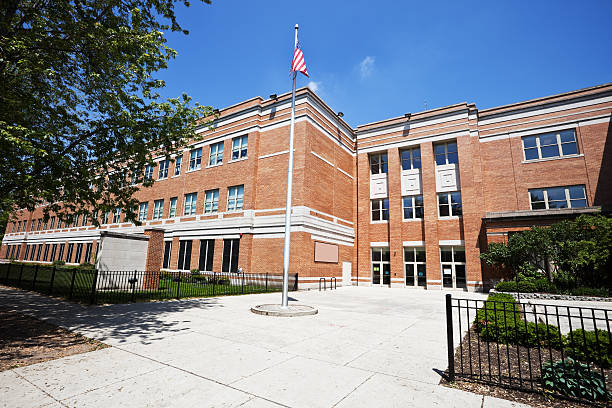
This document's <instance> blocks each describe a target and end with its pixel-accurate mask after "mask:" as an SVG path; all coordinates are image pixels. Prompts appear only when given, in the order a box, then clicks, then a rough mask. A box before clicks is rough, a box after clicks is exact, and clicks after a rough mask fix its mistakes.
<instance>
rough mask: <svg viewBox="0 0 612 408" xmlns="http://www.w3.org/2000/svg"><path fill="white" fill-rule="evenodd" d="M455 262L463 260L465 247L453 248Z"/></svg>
mask: <svg viewBox="0 0 612 408" xmlns="http://www.w3.org/2000/svg"><path fill="white" fill-rule="evenodd" d="M455 262H465V249H457V248H455Z"/></svg>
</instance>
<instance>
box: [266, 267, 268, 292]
mask: <svg viewBox="0 0 612 408" xmlns="http://www.w3.org/2000/svg"><path fill="white" fill-rule="evenodd" d="M267 291H268V272H266V292H267Z"/></svg>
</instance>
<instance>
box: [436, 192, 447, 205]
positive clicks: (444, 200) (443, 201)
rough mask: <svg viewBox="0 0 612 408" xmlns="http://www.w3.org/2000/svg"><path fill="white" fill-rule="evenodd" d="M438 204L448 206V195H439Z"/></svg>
mask: <svg viewBox="0 0 612 408" xmlns="http://www.w3.org/2000/svg"><path fill="white" fill-rule="evenodd" d="M438 202H439V203H440V204H448V195H446V194H440V195H438Z"/></svg>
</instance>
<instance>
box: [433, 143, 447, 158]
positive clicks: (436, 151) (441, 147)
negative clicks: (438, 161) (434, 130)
mask: <svg viewBox="0 0 612 408" xmlns="http://www.w3.org/2000/svg"><path fill="white" fill-rule="evenodd" d="M444 153H445V151H444V144H437V145H434V154H436V155H438V154H444Z"/></svg>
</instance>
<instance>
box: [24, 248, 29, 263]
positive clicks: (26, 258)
mask: <svg viewBox="0 0 612 408" xmlns="http://www.w3.org/2000/svg"><path fill="white" fill-rule="evenodd" d="M29 253H30V245H26V250H25V254H23V259H24V260H26V261H27V260H28V254H29Z"/></svg>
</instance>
